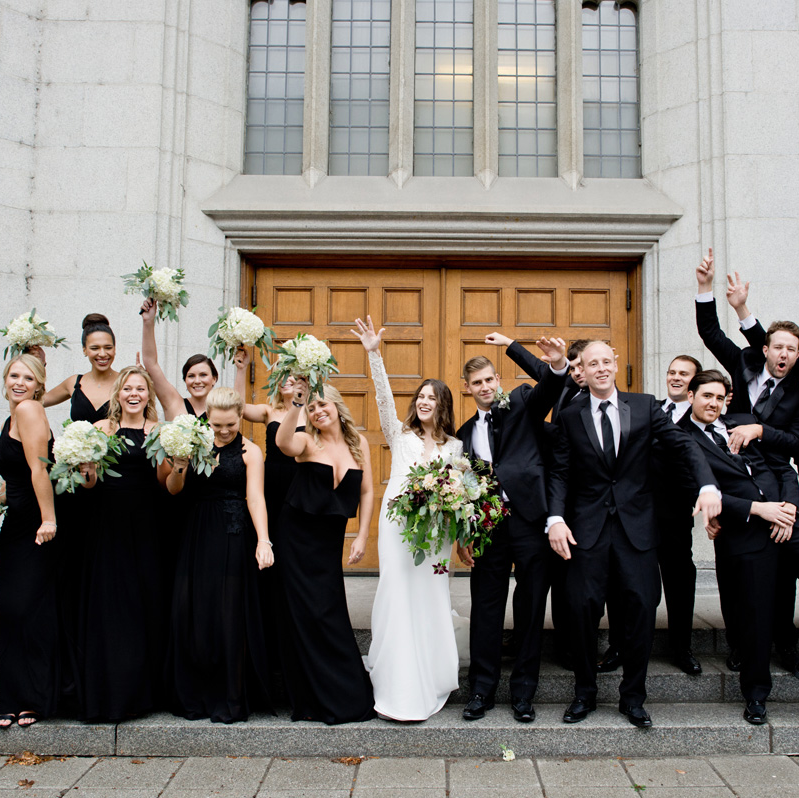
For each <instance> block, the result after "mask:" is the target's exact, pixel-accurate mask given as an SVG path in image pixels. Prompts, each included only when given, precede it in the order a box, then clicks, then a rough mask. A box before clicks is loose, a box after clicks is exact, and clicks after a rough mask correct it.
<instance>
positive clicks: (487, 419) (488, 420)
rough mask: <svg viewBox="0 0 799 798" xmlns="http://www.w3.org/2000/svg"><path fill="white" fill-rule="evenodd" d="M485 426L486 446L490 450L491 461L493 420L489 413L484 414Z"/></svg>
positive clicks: (492, 452)
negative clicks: (486, 433)
mask: <svg viewBox="0 0 799 798" xmlns="http://www.w3.org/2000/svg"><path fill="white" fill-rule="evenodd" d="M485 422H486V428H487V429H488V448H489V449H490V450H491V461H492V462H493V461H494V420H493V419H492V417H491V413H486V414H485Z"/></svg>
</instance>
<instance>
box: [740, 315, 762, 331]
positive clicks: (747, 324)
mask: <svg viewBox="0 0 799 798" xmlns="http://www.w3.org/2000/svg"><path fill="white" fill-rule="evenodd" d="M738 324H740V325H741V329H742V330H751V329H752V327H754V326H755V324H757V319H756V318H755V314H754V313H750V314H749V315H748V316H747V317H746V318H745V319H741V320H740V321H739V322H738Z"/></svg>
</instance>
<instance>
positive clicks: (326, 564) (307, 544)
mask: <svg viewBox="0 0 799 798" xmlns="http://www.w3.org/2000/svg"><path fill="white" fill-rule="evenodd" d="M362 478H363V472H362V471H360V470H357V469H350V470H349V471H347V473H346V474H345V475H344V478H343V479H342V480H341V483H340V484H339V485H337V486H336V485H334V483H333V468H332V466H329V465H326V464H324V463H312V462H305V463H299V464H298V467H297V473H296V475H295V477H294V480H293V482H292V484H291V488H290V490H289V493H288V495H287V497H286V502H285V504H284V506H283V511H282V513H281V516H280V536H279V542H278V543H276V544H275V561H276V562H277V561H279V562H280V563H281V575H282V582H283V590H284V592H285V605H284V606H285V607H286V611H287V613H288V618H287V623H286V630H287V633H286V635H285V636H284V640H283V642H284V645H283V652H282V653H283V672H284V675H285V683H286V691H287V693H288V695H289V700H290V701H291V706H292V715H291V718H292V720H319V721H323V722H324V723H328V724H335V723H350V722H353V721H362V720H369V719H370V718H373V717H375V712H374V696H373V694H372V682H371V680H370V679H369V675H368V673H367V672H366V669H365V668H364V665H363V660H362V659H361V654H360V652H359V650H358V644H357V642H356V640H355V635H354V634H353V631H352V626H351V625H350V617H349V612H348V611H347V596H346V593H345V591H344V572H343V570H342V567H341V556H342V551H343V547H344V532H345V529H346V527H347V519H348V518H352V517H354V516H355V515H356V513H357V510H358V502H359V500H360V495H361V479H362Z"/></svg>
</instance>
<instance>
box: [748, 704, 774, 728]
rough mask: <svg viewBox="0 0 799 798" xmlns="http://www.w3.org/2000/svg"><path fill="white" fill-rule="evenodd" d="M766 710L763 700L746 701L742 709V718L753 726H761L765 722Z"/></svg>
mask: <svg viewBox="0 0 799 798" xmlns="http://www.w3.org/2000/svg"><path fill="white" fill-rule="evenodd" d="M767 717H768V712H766V704H765V702H764V701H747V702H746V709H745V710H744V720H746V721H749V723H751V724H752V725H753V726H762V725H763V724H764V723H765V722H766V718H767Z"/></svg>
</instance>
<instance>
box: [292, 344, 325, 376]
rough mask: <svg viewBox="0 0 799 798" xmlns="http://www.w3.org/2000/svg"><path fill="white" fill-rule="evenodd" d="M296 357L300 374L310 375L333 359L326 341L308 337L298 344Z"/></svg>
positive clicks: (295, 351)
mask: <svg viewBox="0 0 799 798" xmlns="http://www.w3.org/2000/svg"><path fill="white" fill-rule="evenodd" d="M294 356H295V357H296V358H297V368H298V369H299V371H300V373H303V374H305V373H310V372H311V371H312V370H313V369H316V368H319V367H321V366H323V365H324V364H325V363H327V361H328V360H330V358H331V356H332V355H331V352H330V348H329V347H328V345H327V344H326V343H324V341H320V340H319V339H318V338H314V336H313V335H308V336H306V337H305V338H303V339H302V340H301V341H298V342H297V346H296V349H295V350H294Z"/></svg>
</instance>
